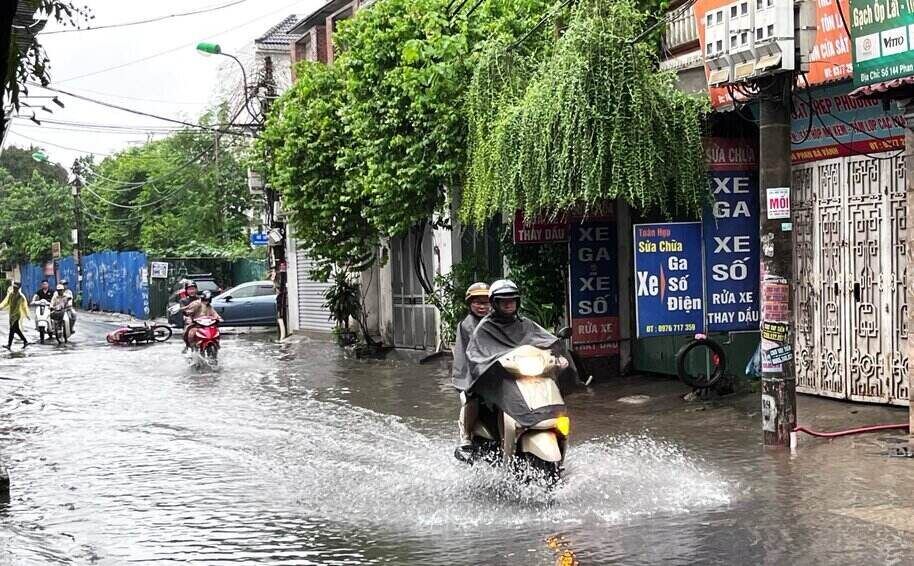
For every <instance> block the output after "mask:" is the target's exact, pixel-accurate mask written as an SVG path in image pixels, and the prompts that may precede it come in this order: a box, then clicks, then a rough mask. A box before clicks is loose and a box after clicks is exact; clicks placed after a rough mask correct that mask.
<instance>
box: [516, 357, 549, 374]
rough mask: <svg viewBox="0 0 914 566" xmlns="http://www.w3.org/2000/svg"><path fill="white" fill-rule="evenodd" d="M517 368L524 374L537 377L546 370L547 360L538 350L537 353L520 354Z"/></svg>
mask: <svg viewBox="0 0 914 566" xmlns="http://www.w3.org/2000/svg"><path fill="white" fill-rule="evenodd" d="M517 369H518V370H520V372H521V374H523V375H526V376H529V377H536V376H539V375H542V374H543V372H544V371H546V360H545V359H543V356H542V355H540V354H539V353H538V352H537V353H536V354H530V355H523V356H518V357H517Z"/></svg>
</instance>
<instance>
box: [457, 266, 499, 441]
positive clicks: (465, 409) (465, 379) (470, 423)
mask: <svg viewBox="0 0 914 566" xmlns="http://www.w3.org/2000/svg"><path fill="white" fill-rule="evenodd" d="M465 300H466V302H467V305H468V307H469V310H470V313H469V314H468V315H467V316H466V318H464V319H463V320H462V321H461V322H460V325H458V326H457V339H456V340H455V342H454V368H453V374H452V378H453V381H454V387H455V388H456V389H457V390H458V391H459V392H460V416H459V417H458V419H457V424H458V427H459V429H460V445H459V446H458V447H457V457H458V458H461V453H463V454H462V455H463V456H464V457H467V458H468V457H469V456H470V454H471V453H472V449H473V427H474V426H475V425H476V416H477V414H478V412H479V400H478V399H476V397H475V396H474V395H473V392H472V391H471V387H472V384H473V381H474V380H473V379H472V377H471V376H470V368H469V367H468V365H467V356H466V350H467V346H468V345H469V343H470V338H472V336H473V331H474V330H476V326H477V325H478V324H479V322H480V321H481V320H482V319H483V318H484V317H485V316H486V315H487V314H489V311H490V310H491V305H490V303H489V286H488V285H486V284H485V283H473V284H472V285H470V286H469V287H468V288H467V293H466V297H465ZM461 459H462V458H461Z"/></svg>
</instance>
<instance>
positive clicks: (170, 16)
mask: <svg viewBox="0 0 914 566" xmlns="http://www.w3.org/2000/svg"><path fill="white" fill-rule="evenodd" d="M247 1H248V0H235V1H234V2H229V3H228V4H222V5H219V6H211V7H209V8H202V9H200V10H194V11H192V12H181V13H178V14H168V15H166V16H158V17H155V18H149V19H146V20H137V21H134V22H123V23H120V24H109V25H104V26H94V27H85V28H68V29H61V30H54V31H43V32H40V33H39V34H38V35H56V34H58V33H74V32H79V31H96V30H101V29H112V28H125V27H129V26H138V25H141V24H151V23H154V22H161V21H163V20H170V19H173V18H183V17H184V16H196V15H197V14H206V13H208V12H215V11H217V10H224V9H226V8H231V7H232V6H237V5H238V4H241V3H243V2H247Z"/></svg>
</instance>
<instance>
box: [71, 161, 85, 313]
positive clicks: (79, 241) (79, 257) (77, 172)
mask: <svg viewBox="0 0 914 566" xmlns="http://www.w3.org/2000/svg"><path fill="white" fill-rule="evenodd" d="M82 174H83V169H82V164H81V163H80V162H79V159H77V160H75V161H73V183H72V184H73V187H72V191H71V192H72V193H73V215H74V216H75V218H74V221H75V224H76V238H74V239H75V240H76V241H75V242H74V247H73V257H74V259H75V260H76V285H75V287H76V296H77V297H79V294H80V293H81V292H82V285H83V266H82V264H83V211H82V187H83V179H82Z"/></svg>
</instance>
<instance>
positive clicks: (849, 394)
mask: <svg viewBox="0 0 914 566" xmlns="http://www.w3.org/2000/svg"><path fill="white" fill-rule="evenodd" d="M887 157H888V156H887ZM793 187H794V202H793V217H794V227H793V229H794V232H793V233H794V245H795V258H796V259H795V261H796V265H795V277H796V281H797V286H796V289H795V297H794V299H795V305H796V309H797V337H796V347H797V352H798V357H797V390H798V391H801V392H803V393H812V394H816V395H824V396H827V397H836V398H841V399H851V400H854V401H867V402H872V403H891V404H896V405H907V404H908V403H909V396H908V378H907V364H908V359H907V357H906V356H905V342H906V340H907V327H906V326H905V316H906V312H907V306H906V305H905V302H904V301H905V286H906V278H905V267H906V263H907V262H906V259H905V252H906V241H905V239H906V237H907V228H906V225H905V215H906V212H907V206H906V201H905V169H904V158H903V157H901V156H899V157H893V158H885V159H874V158H871V157H866V156H860V157H857V156H855V157H846V158H840V159H832V160H827V161H818V162H815V163H809V164H805V165H801V166H798V167H795V168H794V171H793Z"/></svg>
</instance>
